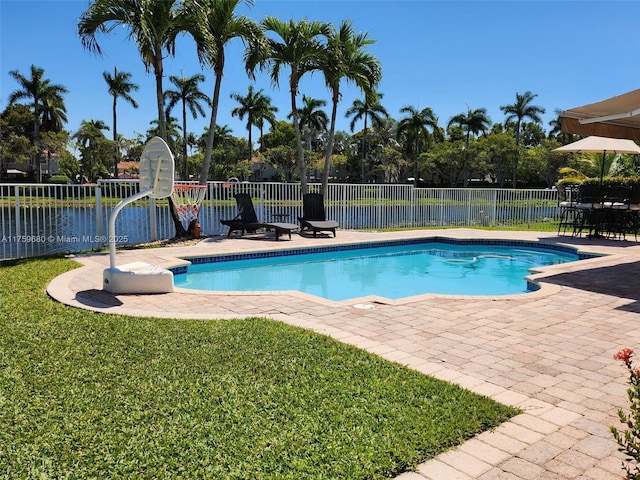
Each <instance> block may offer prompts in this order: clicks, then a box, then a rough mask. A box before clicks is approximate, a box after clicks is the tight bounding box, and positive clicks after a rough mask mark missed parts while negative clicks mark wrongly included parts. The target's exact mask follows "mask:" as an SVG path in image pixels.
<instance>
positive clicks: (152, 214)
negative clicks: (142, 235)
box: [149, 197, 158, 242]
mask: <svg viewBox="0 0 640 480" xmlns="http://www.w3.org/2000/svg"><path fill="white" fill-rule="evenodd" d="M149 224H150V230H151V231H150V232H149V233H151V241H152V242H155V241H156V240H158V219H157V218H156V199H155V198H152V197H149Z"/></svg>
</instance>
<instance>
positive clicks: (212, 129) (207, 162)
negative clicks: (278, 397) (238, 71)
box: [199, 71, 222, 185]
mask: <svg viewBox="0 0 640 480" xmlns="http://www.w3.org/2000/svg"><path fill="white" fill-rule="evenodd" d="M221 84H222V72H220V73H218V72H217V71H216V81H215V84H214V87H213V104H212V105H211V121H210V122H209V132H208V133H207V146H206V147H205V150H204V161H203V162H202V169H201V170H200V182H199V183H200V185H206V184H207V180H208V179H209V167H211V155H212V152H213V139H214V137H215V134H216V120H217V117H218V102H219V97H220V85H221Z"/></svg>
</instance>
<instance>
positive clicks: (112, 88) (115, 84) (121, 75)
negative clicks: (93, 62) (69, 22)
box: [102, 67, 139, 178]
mask: <svg viewBox="0 0 640 480" xmlns="http://www.w3.org/2000/svg"><path fill="white" fill-rule="evenodd" d="M102 76H103V77H104V80H105V81H106V82H107V85H108V86H109V93H110V94H111V95H112V96H113V107H112V111H113V142H114V144H115V158H114V165H113V175H114V177H115V178H118V163H119V162H120V148H119V147H118V143H117V142H118V115H117V105H118V98H120V97H122V98H123V99H124V100H126V101H127V102H129V103H130V104H131V106H132V107H133V108H138V103H137V102H136V101H135V99H134V98H133V97H132V96H131V91H132V90H138V88H139V87H138V85H137V84H135V83H132V82H130V81H129V79H130V78H131V74H130V73H128V72H118V69H117V67H114V68H113V76H111V74H110V73H109V72H103V73H102Z"/></svg>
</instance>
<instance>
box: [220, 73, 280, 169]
mask: <svg viewBox="0 0 640 480" xmlns="http://www.w3.org/2000/svg"><path fill="white" fill-rule="evenodd" d="M262 92H263V90H262V89H260V90H258V91H257V92H255V91H254V90H253V86H252V85H249V88H248V90H247V95H246V96H242V95H240V94H239V93H232V94H231V98H232V99H234V100H235V101H236V102H238V103H239V104H240V105H239V106H238V107H236V108H234V109H233V110H232V111H231V116H232V117H238V118H239V119H240V120H244V117H245V115H246V116H247V130H248V132H249V136H248V144H249V155H248V156H247V158H248V159H249V160H251V157H252V156H253V147H252V146H253V142H252V141H251V133H252V132H251V129H252V128H253V127H254V126H257V127H260V126H261V125H262V123H261V122H262V120H263V119H264V118H265V116H266V115H268V114H267V113H266V112H268V111H269V109H270V108H274V107H271V99H270V98H269V97H267V96H265V95H264V94H263V93H262ZM276 111H277V108H276ZM271 116H272V117H273V114H271ZM273 118H274V119H275V117H273ZM260 135H261V136H262V131H261V134H260Z"/></svg>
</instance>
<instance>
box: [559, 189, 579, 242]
mask: <svg viewBox="0 0 640 480" xmlns="http://www.w3.org/2000/svg"><path fill="white" fill-rule="evenodd" d="M577 197H578V188H577V186H576V185H558V209H559V210H560V221H559V222H558V235H560V232H561V231H562V233H563V234H565V233H566V232H567V229H569V228H570V229H571V231H572V233H573V229H574V227H575V222H576V218H577V213H578V208H577V205H578V202H577Z"/></svg>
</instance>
